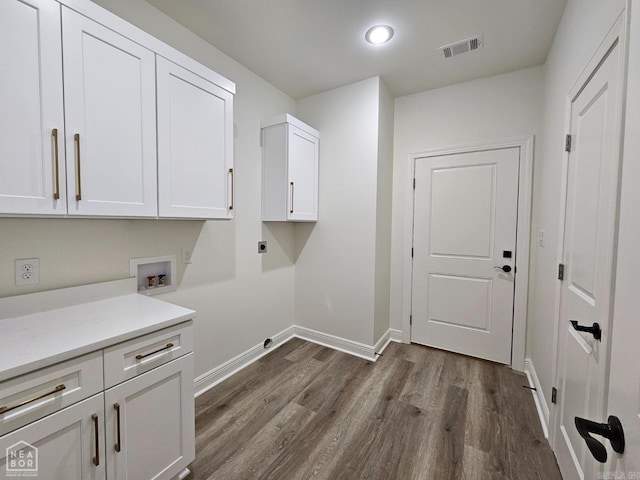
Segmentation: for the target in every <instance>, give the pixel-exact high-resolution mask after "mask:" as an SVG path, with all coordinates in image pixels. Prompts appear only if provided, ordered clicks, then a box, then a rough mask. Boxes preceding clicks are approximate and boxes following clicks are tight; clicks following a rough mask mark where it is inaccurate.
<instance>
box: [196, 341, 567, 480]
mask: <svg viewBox="0 0 640 480" xmlns="http://www.w3.org/2000/svg"><path fill="white" fill-rule="evenodd" d="M526 384H527V382H526V378H525V376H524V375H522V374H518V373H516V372H513V371H512V370H511V369H509V368H508V367H505V366H501V365H497V364H494V363H491V362H485V361H482V360H476V359H472V358H469V357H465V356H461V355H456V354H453V353H448V352H443V351H440V350H435V349H431V348H428V347H423V346H419V345H405V344H398V343H392V344H390V345H389V346H388V347H387V349H386V350H385V351H384V355H383V356H382V357H381V358H380V359H379V360H378V361H377V362H376V363H372V362H368V361H366V360H363V359H360V358H357V357H353V356H351V355H347V354H344V353H341V352H337V351H334V350H331V349H329V348H325V347H322V346H319V345H315V344H313V343H309V342H305V341H303V340H300V339H292V340H290V341H289V342H287V343H286V344H284V345H282V346H281V347H279V348H277V349H276V350H274V351H273V352H271V353H270V354H269V355H267V356H265V357H263V358H262V359H261V360H259V361H258V362H256V363H254V364H252V365H251V366H249V367H247V368H245V369H244V370H242V371H240V372H239V373H237V374H236V375H234V376H233V377H231V378H229V379H227V380H226V381H224V382H222V383H221V384H220V385H218V386H216V387H215V388H213V389H211V390H210V391H208V392H206V393H205V394H203V395H201V396H200V397H198V398H197V399H196V460H195V461H194V463H193V464H192V474H191V475H190V476H189V477H187V478H188V479H190V480H206V479H211V480H256V479H261V480H266V479H272V480H309V479H317V480H320V479H327V480H359V479H379V480H420V479H438V480H446V479H466V480H499V479H518V480H528V479H532V480H533V479H536V480H538V479H539V480H555V479H561V476H560V472H559V470H558V466H557V464H556V461H555V458H554V456H553V453H552V452H551V449H550V448H549V445H548V443H547V441H546V439H545V438H544V435H543V433H542V429H541V427H540V423H539V419H538V415H537V413H536V410H535V406H534V402H533V398H532V395H531V392H530V391H529V390H528V389H526V388H523V385H526Z"/></svg>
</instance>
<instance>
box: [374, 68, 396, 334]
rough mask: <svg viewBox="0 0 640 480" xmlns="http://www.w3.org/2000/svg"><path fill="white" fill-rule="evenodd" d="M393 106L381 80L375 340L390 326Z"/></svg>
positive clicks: (387, 90)
mask: <svg viewBox="0 0 640 480" xmlns="http://www.w3.org/2000/svg"><path fill="white" fill-rule="evenodd" d="M393 106H394V99H393V97H392V96H391V93H390V92H389V89H388V88H387V86H386V85H385V84H384V82H382V80H380V99H379V121H378V125H379V126H378V187H377V188H378V190H377V199H376V251H375V263H376V284H375V311H374V329H373V340H374V344H375V343H376V342H377V341H378V340H379V339H380V338H381V337H382V336H383V335H384V334H385V333H386V332H387V330H388V329H389V327H390V305H391V218H392V211H391V207H392V199H393Z"/></svg>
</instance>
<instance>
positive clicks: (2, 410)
mask: <svg viewBox="0 0 640 480" xmlns="http://www.w3.org/2000/svg"><path fill="white" fill-rule="evenodd" d="M65 388H67V387H65V386H64V383H62V384H60V385H56V388H54V389H53V390H51V391H50V392H47V393H43V394H42V395H40V396H37V397H35V398H31V399H29V400H27V401H24V402H22V403H19V404H17V405H13V406H12V407H9V406H7V405H5V406H3V407H0V413H6V412H10V411H11V410H15V409H16V408H20V407H24V406H25V405H29V404H30V403H33V402H36V401H38V400H40V399H42V398H44V397H48V396H49V395H53V394H54V393H58V392H61V391H62V390H64V389H65Z"/></svg>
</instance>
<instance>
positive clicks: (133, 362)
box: [104, 320, 193, 388]
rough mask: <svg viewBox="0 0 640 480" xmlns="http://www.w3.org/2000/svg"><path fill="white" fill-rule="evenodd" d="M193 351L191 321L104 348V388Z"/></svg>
mask: <svg viewBox="0 0 640 480" xmlns="http://www.w3.org/2000/svg"><path fill="white" fill-rule="evenodd" d="M192 351H193V322H192V321H191V320H189V321H188V322H184V323H181V324H179V325H175V326H173V327H169V328H165V329H163V330H159V331H157V332H153V333H150V334H148V335H143V336H142V337H138V338H134V339H133V340H129V341H128V342H123V343H119V344H118V345H114V346H113V347H109V348H107V349H105V350H104V383H105V385H104V386H105V388H109V387H112V386H114V385H117V384H119V383H121V382H124V381H125V380H128V379H130V378H133V377H135V376H136V375H140V374H141V373H144V372H148V371H149V370H151V369H153V368H156V367H157V366H159V365H162V364H165V363H167V362H170V361H171V360H173V359H175V358H178V357H181V356H182V355H186V354H187V353H189V352H192Z"/></svg>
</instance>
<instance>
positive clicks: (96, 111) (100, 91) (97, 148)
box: [62, 8, 157, 217]
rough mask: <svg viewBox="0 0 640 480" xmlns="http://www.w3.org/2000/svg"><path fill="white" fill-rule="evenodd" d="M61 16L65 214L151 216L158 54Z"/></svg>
mask: <svg viewBox="0 0 640 480" xmlns="http://www.w3.org/2000/svg"><path fill="white" fill-rule="evenodd" d="M62 15H63V17H62V29H63V30H62V33H63V37H62V38H63V47H64V98H65V115H66V128H67V132H66V145H67V194H68V202H67V203H68V213H69V215H108V216H124V217H155V216H156V215H157V186H156V185H157V184H156V109H155V54H154V53H153V52H152V51H151V50H148V49H146V48H144V47H142V46H140V45H139V44H137V43H135V42H133V41H131V40H129V39H128V38H126V37H123V36H122V35H120V34H118V33H115V32H114V31H113V30H110V29H108V28H106V27H104V26H102V25H100V24H99V23H96V22H94V21H93V20H90V19H88V18H87V17H85V16H82V15H80V14H78V13H76V12H74V11H71V10H68V9H66V8H65V9H63V12H62Z"/></svg>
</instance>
